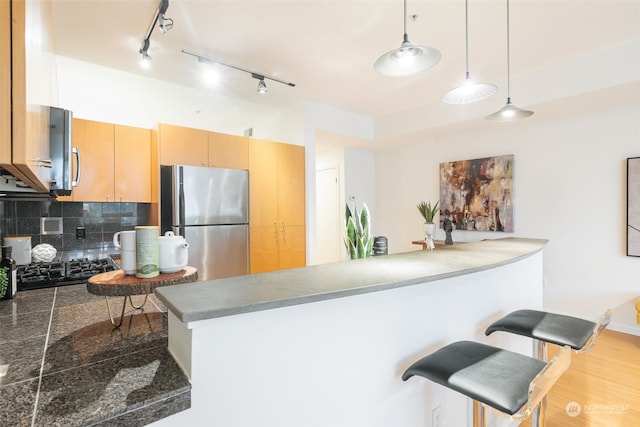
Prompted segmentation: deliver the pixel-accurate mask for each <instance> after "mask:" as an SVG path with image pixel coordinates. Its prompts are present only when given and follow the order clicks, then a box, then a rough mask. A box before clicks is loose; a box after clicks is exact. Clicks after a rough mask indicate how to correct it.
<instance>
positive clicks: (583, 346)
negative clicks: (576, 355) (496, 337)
mask: <svg viewBox="0 0 640 427" xmlns="http://www.w3.org/2000/svg"><path fill="white" fill-rule="evenodd" d="M610 320H611V310H607V311H606V312H605V313H604V314H603V315H602V316H601V317H600V319H599V320H598V321H597V322H591V321H589V320H585V319H580V318H577V317H572V316H565V315H563V314H556V313H548V312H545V311H538V310H517V311H514V312H513V313H509V314H507V315H506V316H505V317H503V318H502V319H500V320H497V321H496V322H494V323H493V324H491V325H490V326H489V327H488V328H487V329H486V331H485V335H490V334H492V333H493V332H497V331H502V332H509V333H512V334H517V335H523V336H526V337H530V338H533V339H536V340H538V341H541V342H543V343H552V344H557V345H559V346H565V345H568V346H569V347H571V348H572V349H573V350H574V351H576V352H581V353H582V352H585V351H588V350H590V349H591V347H593V345H594V344H595V342H596V338H597V337H598V335H600V333H601V332H602V330H603V329H604V328H606V327H607V325H608V324H609V321H610ZM545 356H546V355H545ZM539 358H540V357H539Z"/></svg>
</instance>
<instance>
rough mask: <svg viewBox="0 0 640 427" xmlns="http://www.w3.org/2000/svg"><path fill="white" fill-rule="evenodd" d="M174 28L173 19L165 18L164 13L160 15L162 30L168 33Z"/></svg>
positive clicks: (163, 32)
mask: <svg viewBox="0 0 640 427" xmlns="http://www.w3.org/2000/svg"><path fill="white" fill-rule="evenodd" d="M172 28H173V19H171V18H165V17H164V15H162V16H160V32H161V33H162V34H166V33H167V32H168V31H169V30H171V29H172Z"/></svg>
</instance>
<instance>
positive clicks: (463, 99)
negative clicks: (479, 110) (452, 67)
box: [442, 0, 498, 104]
mask: <svg viewBox="0 0 640 427" xmlns="http://www.w3.org/2000/svg"><path fill="white" fill-rule="evenodd" d="M464 18H465V24H464V25H465V61H466V67H467V72H466V77H465V80H464V83H463V84H462V85H461V86H458V87H457V88H455V89H451V90H450V91H448V92H447V93H445V94H444V95H442V101H443V102H446V103H447V104H468V103H470V102H476V101H480V100H483V99H485V98H488V97H490V96H491V95H493V94H494V93H496V91H497V90H498V88H497V87H496V86H495V85H492V84H488V83H477V82H474V81H473V80H472V79H471V78H470V77H469V2H468V0H465V1H464Z"/></svg>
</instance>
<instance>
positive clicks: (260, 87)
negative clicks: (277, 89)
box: [251, 73, 267, 93]
mask: <svg viewBox="0 0 640 427" xmlns="http://www.w3.org/2000/svg"><path fill="white" fill-rule="evenodd" d="M251 77H253V78H254V79H258V80H260V81H259V82H258V93H267V84H266V83H265V82H264V76H261V75H260V74H255V73H251Z"/></svg>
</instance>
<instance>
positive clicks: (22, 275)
mask: <svg viewBox="0 0 640 427" xmlns="http://www.w3.org/2000/svg"><path fill="white" fill-rule="evenodd" d="M119 268H120V267H118V264H116V263H115V262H114V261H113V260H112V259H111V258H102V259H87V258H82V259H73V260H71V261H66V262H35V263H31V264H29V265H21V266H18V271H17V273H18V274H17V276H18V290H19V291H25V290H29V289H40V288H50V287H53V286H65V285H77V284H81V283H87V280H88V279H89V278H90V277H91V276H95V275H96V274H100V273H105V272H107V271H113V270H118V269H119Z"/></svg>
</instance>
